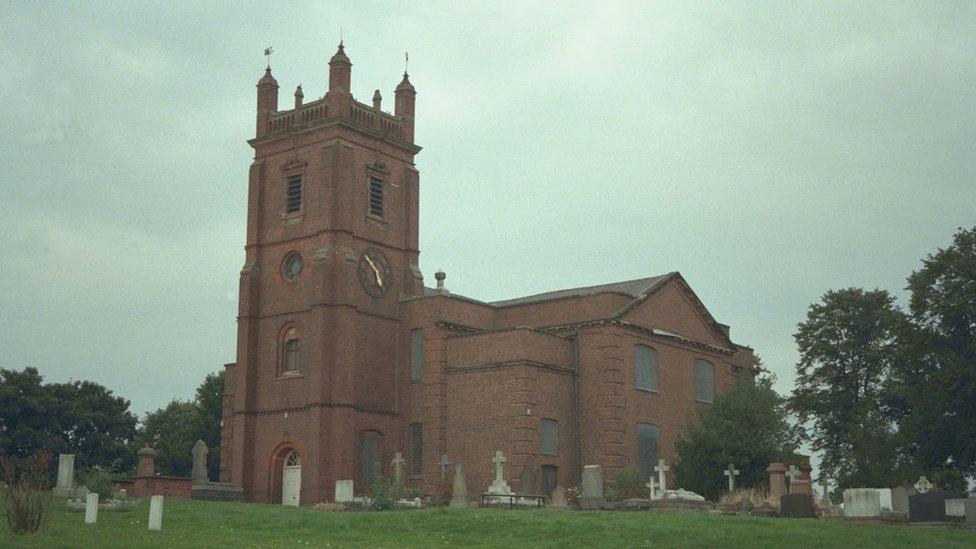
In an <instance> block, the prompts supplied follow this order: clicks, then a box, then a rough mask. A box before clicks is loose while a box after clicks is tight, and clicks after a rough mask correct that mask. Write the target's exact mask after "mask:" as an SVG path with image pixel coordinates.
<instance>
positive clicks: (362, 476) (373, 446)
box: [356, 431, 380, 489]
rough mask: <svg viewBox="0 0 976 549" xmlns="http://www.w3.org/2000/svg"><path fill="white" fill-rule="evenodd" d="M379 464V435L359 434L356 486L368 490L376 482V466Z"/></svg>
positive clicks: (366, 432) (372, 433) (370, 432)
mask: <svg viewBox="0 0 976 549" xmlns="http://www.w3.org/2000/svg"><path fill="white" fill-rule="evenodd" d="M379 462H380V434H379V433H374V432H373V431H363V432H361V433H359V463H358V466H359V470H358V471H357V475H356V476H357V477H358V479H359V480H358V482H357V484H358V485H359V486H360V488H362V489H366V488H369V487H370V486H372V485H373V483H374V482H375V481H376V470H375V467H376V464H378V463H379Z"/></svg>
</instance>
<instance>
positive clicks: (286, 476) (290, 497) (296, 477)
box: [281, 452, 302, 507]
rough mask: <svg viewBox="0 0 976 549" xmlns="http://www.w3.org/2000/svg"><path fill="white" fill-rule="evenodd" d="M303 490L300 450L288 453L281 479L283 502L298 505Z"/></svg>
mask: <svg viewBox="0 0 976 549" xmlns="http://www.w3.org/2000/svg"><path fill="white" fill-rule="evenodd" d="M301 490H302V462H301V461H300V460H299V458H298V452H292V453H290V454H288V457H287V458H286V459H285V467H284V470H283V472H282V479H281V504H282V505H293V506H295V507H298V500H299V496H300V493H301Z"/></svg>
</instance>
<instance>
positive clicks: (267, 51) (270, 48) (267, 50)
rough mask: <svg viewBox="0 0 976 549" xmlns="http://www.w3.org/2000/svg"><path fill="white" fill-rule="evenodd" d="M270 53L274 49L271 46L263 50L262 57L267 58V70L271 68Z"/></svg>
mask: <svg viewBox="0 0 976 549" xmlns="http://www.w3.org/2000/svg"><path fill="white" fill-rule="evenodd" d="M272 53H274V48H272V47H271V46H268V47H267V48H264V55H265V56H267V58H268V68H269V69H270V68H271V54H272Z"/></svg>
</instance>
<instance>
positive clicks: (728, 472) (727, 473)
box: [725, 463, 739, 494]
mask: <svg viewBox="0 0 976 549" xmlns="http://www.w3.org/2000/svg"><path fill="white" fill-rule="evenodd" d="M725 476H727V477H729V493H730V494H731V493H732V492H735V477H737V476H739V470H738V469H736V468H735V465H734V464H732V463H730V464H729V468H728V469H726V470H725Z"/></svg>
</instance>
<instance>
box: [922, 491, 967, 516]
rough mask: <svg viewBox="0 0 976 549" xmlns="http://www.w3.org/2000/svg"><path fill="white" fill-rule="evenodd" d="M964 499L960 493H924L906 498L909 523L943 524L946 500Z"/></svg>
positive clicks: (963, 495)
mask: <svg viewBox="0 0 976 549" xmlns="http://www.w3.org/2000/svg"><path fill="white" fill-rule="evenodd" d="M963 497H966V496H965V494H963V493H962V492H955V491H951V492H926V493H922V494H915V495H914V496H908V520H909V521H910V522H945V521H946V520H948V517H947V516H946V500H947V499H955V498H963Z"/></svg>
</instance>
